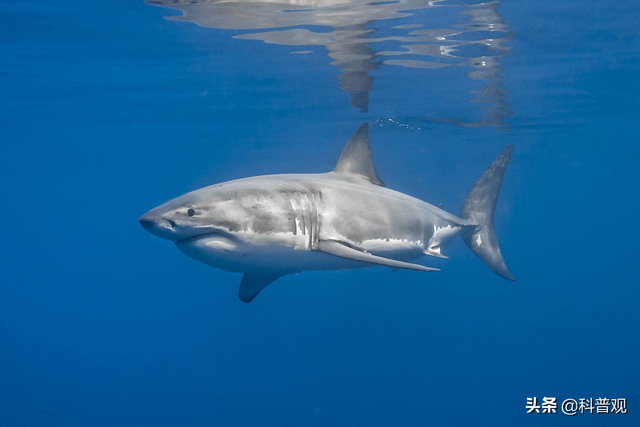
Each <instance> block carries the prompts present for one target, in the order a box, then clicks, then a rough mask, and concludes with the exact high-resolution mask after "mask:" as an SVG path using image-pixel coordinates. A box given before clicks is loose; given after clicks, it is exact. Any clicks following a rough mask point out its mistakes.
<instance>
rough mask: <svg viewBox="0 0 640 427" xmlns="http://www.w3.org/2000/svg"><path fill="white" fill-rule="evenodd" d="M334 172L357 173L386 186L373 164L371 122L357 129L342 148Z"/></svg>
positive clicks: (372, 181) (374, 182) (376, 183)
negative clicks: (370, 139)
mask: <svg viewBox="0 0 640 427" xmlns="http://www.w3.org/2000/svg"><path fill="white" fill-rule="evenodd" d="M333 171H334V172H337V173H343V174H351V175H357V176H360V177H362V178H365V179H366V180H368V181H370V182H371V183H372V184H375V185H380V186H382V187H384V182H382V180H381V179H380V177H379V176H378V172H377V171H376V167H375V165H374V164H373V156H372V154H371V147H370V146H369V123H365V124H363V125H362V126H360V127H359V128H358V130H356V131H355V132H354V133H353V135H351V138H349V141H347V145H345V146H344V148H343V149H342V153H341V154H340V158H339V159H338V163H337V164H336V167H335V168H334V169H333Z"/></svg>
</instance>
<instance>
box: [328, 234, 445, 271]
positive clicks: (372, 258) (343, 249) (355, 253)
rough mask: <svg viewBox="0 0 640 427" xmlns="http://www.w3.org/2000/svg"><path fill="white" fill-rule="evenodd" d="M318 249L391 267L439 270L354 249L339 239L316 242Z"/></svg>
mask: <svg viewBox="0 0 640 427" xmlns="http://www.w3.org/2000/svg"><path fill="white" fill-rule="evenodd" d="M318 250H319V251H321V252H324V253H327V254H330V255H333V256H337V257H340V258H346V259H350V260H352V261H358V262H366V263H367V264H373V265H383V266H385V267H391V268H404V269H406V270H417V271H440V270H439V269H437V268H432V267H425V266H424V265H420V264H411V263H410V262H404V261H398V260H395V259H390V258H384V257H381V256H377V255H373V254H371V253H369V252H363V251H360V250H358V249H354V248H353V247H351V246H350V245H349V244H345V243H343V242H340V241H339V240H321V241H319V242H318Z"/></svg>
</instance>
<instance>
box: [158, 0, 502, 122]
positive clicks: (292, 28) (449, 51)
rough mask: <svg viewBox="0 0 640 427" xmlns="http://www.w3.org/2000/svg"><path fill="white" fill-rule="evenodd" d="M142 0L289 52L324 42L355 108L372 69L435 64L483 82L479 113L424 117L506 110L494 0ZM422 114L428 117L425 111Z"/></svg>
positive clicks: (497, 115) (487, 117)
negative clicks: (461, 70) (480, 0)
mask: <svg viewBox="0 0 640 427" xmlns="http://www.w3.org/2000/svg"><path fill="white" fill-rule="evenodd" d="M146 2H147V3H148V4H152V5H158V6H162V7H166V8H171V9H177V10H179V11H181V12H182V16H171V17H168V18H167V19H170V20H175V21H186V22H193V23H195V24H197V25H199V26H201V27H208V28H218V29H233V30H252V31H248V32H247V33H246V34H243V35H239V36H236V38H240V39H246V40H262V41H264V42H265V43H269V44H279V45H286V46H296V49H293V51H292V52H291V53H295V54H310V53H312V51H308V50H304V49H303V48H298V47H304V46H324V47H325V48H326V49H327V52H328V55H329V57H330V58H331V64H332V65H335V66H337V67H338V68H339V70H340V72H339V75H338V79H339V81H340V87H341V88H342V89H343V90H345V91H346V92H348V93H349V96H350V103H351V105H353V106H354V107H355V108H357V109H359V110H361V111H365V112H366V111H367V110H368V107H369V92H370V90H371V88H372V87H373V81H374V78H373V76H372V72H373V71H375V70H377V69H378V68H379V67H382V66H401V67H409V68H414V69H420V70H423V71H424V73H425V74H428V73H429V72H430V70H432V69H435V68H445V67H465V68H466V69H468V71H467V72H466V74H465V75H466V77H467V78H469V79H472V80H477V81H481V82H484V84H483V86H482V87H481V88H480V89H479V90H473V91H472V92H471V94H470V95H471V99H470V101H471V102H473V103H477V104H478V105H479V106H480V108H481V110H482V111H481V112H482V119H481V120H480V121H475V122H465V121H461V120H459V119H454V118H433V117H431V118H429V120H437V121H444V122H448V123H453V124H458V125H463V126H471V127H477V126H497V127H502V126H504V123H503V119H504V118H505V117H506V116H508V115H509V114H510V113H509V106H508V104H507V102H506V101H505V99H504V97H505V90H504V89H503V87H502V82H501V71H502V68H501V66H500V58H501V57H503V56H505V55H508V54H509V53H510V48H509V47H507V46H506V44H505V42H506V41H507V40H509V39H510V38H511V37H512V33H511V32H510V31H509V29H508V26H507V25H506V24H505V23H504V21H503V19H502V16H501V15H500V13H499V12H498V4H499V0H495V1H491V2H485V3H475V4H474V3H454V2H450V1H446V0H442V1H426V0H399V1H382V2H371V1H370V0H367V1H364V0H354V1H349V2H346V1H344V0H290V1H283V0H277V1H266V0H263V1H260V0H251V1H242V0H240V1H238V0H236V1H227V0H189V1H176V0H146ZM445 8H446V10H445V11H446V12H449V13H450V14H451V15H452V16H453V19H447V20H446V22H448V24H447V25H446V26H445V25H444V24H442V21H443V20H441V19H439V18H440V17H442V16H445V15H443V14H441V13H438V12H441V11H443V10H444V9H445ZM390 19H395V20H396V22H393V24H392V25H389V24H385V26H386V27H390V28H383V26H382V24H381V22H383V21H386V20H390ZM450 21H452V22H450ZM255 30H258V31H255ZM265 30H266V31H265ZM379 33H385V34H386V33H390V34H389V35H386V36H382V35H378V34H379ZM383 42H384V43H383ZM377 43H380V46H382V45H384V49H377V50H375V49H374V47H375V44H377ZM390 47H391V48H390ZM427 77H429V76H425V78H427ZM425 116H428V114H426V112H425Z"/></svg>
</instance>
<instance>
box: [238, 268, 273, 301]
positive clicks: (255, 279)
mask: <svg viewBox="0 0 640 427" xmlns="http://www.w3.org/2000/svg"><path fill="white" fill-rule="evenodd" d="M282 276H283V275H282V274H279V273H265V274H253V273H252V274H249V273H246V274H245V275H244V277H243V278H242V283H240V288H239V289H238V296H239V297H240V299H241V300H242V301H243V302H251V301H253V299H254V298H255V297H256V296H257V295H258V294H259V293H260V291H262V290H263V289H264V288H266V287H267V286H268V285H269V284H270V283H272V282H274V281H275V280H278V279H279V278H280V277H282Z"/></svg>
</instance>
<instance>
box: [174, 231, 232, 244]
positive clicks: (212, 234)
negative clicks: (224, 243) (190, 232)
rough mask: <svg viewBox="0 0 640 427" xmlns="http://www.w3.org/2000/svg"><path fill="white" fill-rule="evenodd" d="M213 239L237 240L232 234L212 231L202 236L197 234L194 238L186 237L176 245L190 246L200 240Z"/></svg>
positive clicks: (177, 241)
mask: <svg viewBox="0 0 640 427" xmlns="http://www.w3.org/2000/svg"><path fill="white" fill-rule="evenodd" d="M213 237H219V238H221V239H228V240H236V238H235V237H234V236H233V235H231V233H227V232H224V231H222V230H212V231H207V232H204V233H201V234H196V235H194V236H189V237H185V238H184V239H180V240H176V241H175V244H176V245H189V244H191V243H195V242H198V241H200V240H204V239H208V238H213Z"/></svg>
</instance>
